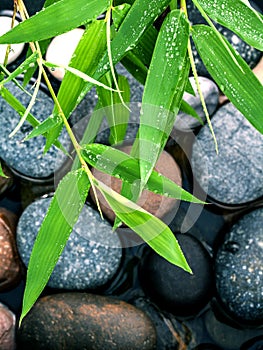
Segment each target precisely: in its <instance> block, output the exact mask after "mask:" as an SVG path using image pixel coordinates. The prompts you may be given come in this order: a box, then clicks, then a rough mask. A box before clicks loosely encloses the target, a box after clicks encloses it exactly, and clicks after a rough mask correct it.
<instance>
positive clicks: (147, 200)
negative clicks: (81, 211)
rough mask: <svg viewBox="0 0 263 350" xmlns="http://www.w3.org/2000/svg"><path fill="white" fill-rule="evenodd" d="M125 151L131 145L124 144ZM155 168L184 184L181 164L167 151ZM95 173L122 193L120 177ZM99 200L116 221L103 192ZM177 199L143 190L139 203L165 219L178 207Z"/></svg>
mask: <svg viewBox="0 0 263 350" xmlns="http://www.w3.org/2000/svg"><path fill="white" fill-rule="evenodd" d="M121 150H122V151H123V152H126V153H130V150H131V146H124V147H122V148H121ZM155 170H156V171H158V172H159V173H161V174H163V175H165V176H167V177H168V178H169V179H171V180H172V181H174V182H175V183H177V184H178V185H180V186H181V185H182V178H181V171H180V168H179V166H178V165H177V164H176V163H175V161H174V159H173V158H172V156H170V155H169V154H168V153H167V152H165V151H163V152H162V154H161V156H160V158H159V160H158V162H157V164H156V167H155ZM92 172H93V175H94V176H95V177H96V178H97V179H99V180H100V181H102V182H103V183H104V184H106V185H107V186H109V187H111V188H112V189H113V190H115V191H116V192H118V193H120V191H121V186H122V182H121V180H120V179H117V178H114V177H111V176H110V175H107V174H105V173H102V172H100V171H98V170H97V169H93V170H92ZM97 195H98V200H99V203H100V205H101V209H102V211H103V213H104V214H105V216H106V217H107V218H109V219H110V220H111V221H114V219H115V214H114V212H113V211H112V209H111V208H110V207H109V205H108V204H107V202H106V200H105V199H104V197H103V196H102V195H101V193H99V192H98V193H97ZM92 198H93V200H94V194H93V192H92ZM176 202H177V201H176V200H175V199H173V198H168V197H163V196H161V195H158V194H155V193H153V192H150V191H147V190H145V191H143V194H142V195H141V197H140V199H139V201H138V204H139V205H140V206H142V208H144V209H145V210H147V211H148V212H150V213H151V214H154V215H155V216H157V217H158V218H162V219H164V220H165V217H166V216H168V214H169V213H171V212H172V211H173V210H174V209H175V207H176Z"/></svg>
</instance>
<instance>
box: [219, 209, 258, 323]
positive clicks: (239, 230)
mask: <svg viewBox="0 0 263 350" xmlns="http://www.w3.org/2000/svg"><path fill="white" fill-rule="evenodd" d="M262 249H263V209H262V208H261V209H257V210H254V211H252V212H250V213H249V214H246V215H245V216H243V218H241V219H240V220H239V221H238V222H237V223H236V224H234V226H233V227H232V228H231V230H230V231H229V232H228V233H227V234H226V236H225V238H224V242H223V244H222V245H221V246H220V248H219V250H218V252H217V256H216V261H215V272H216V288H217V292H218V296H219V298H220V301H221V302H222V304H223V306H224V308H225V309H226V310H227V311H228V312H229V313H230V315H231V316H232V317H233V318H235V319H236V320H238V321H240V322H241V323H245V324H252V325H253V324H259V325H260V324H261V325H262V321H263V255H262Z"/></svg>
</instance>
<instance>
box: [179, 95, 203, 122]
mask: <svg viewBox="0 0 263 350" xmlns="http://www.w3.org/2000/svg"><path fill="white" fill-rule="evenodd" d="M180 111H181V112H183V113H185V114H188V115H190V116H191V117H193V118H195V119H197V120H198V121H199V123H200V124H201V125H204V122H203V120H202V118H201V117H200V116H199V115H198V114H197V113H196V110H195V109H194V108H193V107H192V106H191V105H189V103H187V102H186V101H184V100H182V103H181V106H180Z"/></svg>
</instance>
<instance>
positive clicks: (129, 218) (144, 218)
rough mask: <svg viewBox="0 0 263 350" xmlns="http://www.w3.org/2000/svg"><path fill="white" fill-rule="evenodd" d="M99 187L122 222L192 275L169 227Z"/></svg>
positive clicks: (104, 186)
mask: <svg viewBox="0 0 263 350" xmlns="http://www.w3.org/2000/svg"><path fill="white" fill-rule="evenodd" d="M97 187H98V189H99V190H100V191H101V193H102V194H103V195H104V197H105V199H106V201H107V202H108V204H109V205H110V207H111V208H112V209H113V210H114V212H115V213H116V215H117V216H118V217H119V219H120V220H121V221H123V222H124V223H125V224H126V225H127V226H129V227H130V228H131V229H132V230H133V231H135V232H136V233H137V234H138V235H139V236H140V237H141V238H142V239H143V240H144V241H145V242H146V243H147V244H148V245H149V246H150V247H151V248H152V249H153V250H155V251H156V252H157V253H158V254H159V255H161V256H162V257H164V258H165V259H166V260H168V261H169V262H171V263H172V264H174V265H177V266H179V267H181V268H182V269H184V270H185V271H187V272H190V273H192V271H191V268H190V267H189V265H188V264H187V261H186V259H185V257H184V255H183V252H182V250H181V248H180V246H179V244H178V242H177V240H176V238H175V236H174V234H173V233H172V232H171V230H170V229H169V227H168V226H166V225H165V224H164V223H163V222H162V221H161V220H159V219H157V218H156V217H155V216H153V215H151V214H150V213H148V212H147V211H145V210H143V209H142V208H140V207H139V206H138V205H137V204H135V203H133V202H131V201H129V200H128V199H127V198H125V197H122V196H121V195H120V194H118V193H116V192H114V191H112V190H111V189H110V188H109V187H108V186H106V185H105V184H103V183H102V182H100V181H98V182H97Z"/></svg>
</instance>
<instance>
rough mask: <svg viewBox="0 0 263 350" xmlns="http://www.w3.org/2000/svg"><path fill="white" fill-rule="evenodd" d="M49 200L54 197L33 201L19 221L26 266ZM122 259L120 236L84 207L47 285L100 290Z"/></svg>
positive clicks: (19, 248)
mask: <svg viewBox="0 0 263 350" xmlns="http://www.w3.org/2000/svg"><path fill="white" fill-rule="evenodd" d="M50 201H51V198H43V199H40V200H37V201H35V202H33V203H32V204H31V205H29V206H28V207H27V208H26V209H25V211H24V212H23V214H22V216H21V217H20V219H19V222H18V227H17V245H18V250H19V253H20V255H21V258H22V259H23V261H24V263H25V264H26V265H28V262H29V258H30V254H31V251H32V248H33V244H34V241H35V239H36V236H37V233H38V230H39V228H40V226H41V223H42V221H43V219H44V216H45V214H46V212H47V209H48V206H49V204H50ZM50 229H52V228H50ZM121 257H122V249H121V243H120V240H119V238H118V235H117V233H116V232H112V228H111V225H110V224H109V223H108V222H107V221H103V220H102V219H101V218H100V215H99V214H98V213H97V211H95V210H94V209H93V208H91V207H89V206H87V205H85V206H84V208H83V210H82V212H81V214H80V216H79V219H78V221H77V223H76V224H75V226H74V228H73V231H72V233H71V235H70V237H69V240H68V242H67V244H66V246H65V248H64V251H63V253H62V255H61V256H60V258H59V260H58V262H57V265H56V267H55V269H54V271H53V273H52V275H51V277H50V279H49V282H48V286H49V287H53V288H65V289H86V288H89V289H93V288H97V287H100V286H102V285H104V284H105V283H106V282H108V281H109V280H110V279H111V278H112V277H113V276H114V274H115V273H116V271H117V269H118V268H119V265H120V261H121Z"/></svg>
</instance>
